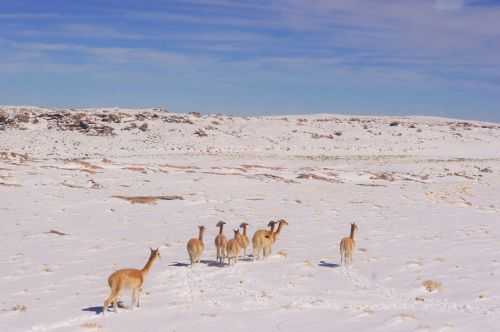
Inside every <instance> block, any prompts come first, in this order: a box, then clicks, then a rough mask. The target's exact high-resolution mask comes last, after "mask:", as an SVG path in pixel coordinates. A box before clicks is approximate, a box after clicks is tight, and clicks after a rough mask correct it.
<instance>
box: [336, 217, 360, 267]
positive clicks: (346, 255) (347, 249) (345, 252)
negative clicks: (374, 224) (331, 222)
mask: <svg viewBox="0 0 500 332" xmlns="http://www.w3.org/2000/svg"><path fill="white" fill-rule="evenodd" d="M357 230H358V226H357V225H356V223H352V224H351V235H349V237H345V238H343V239H342V241H340V264H343V263H345V264H351V263H352V252H353V251H354V249H355V248H356V241H355V240H354V235H355V233H356V231H357Z"/></svg>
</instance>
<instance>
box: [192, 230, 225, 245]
mask: <svg viewBox="0 0 500 332" xmlns="http://www.w3.org/2000/svg"><path fill="white" fill-rule="evenodd" d="M221 229H222V228H221ZM198 240H200V241H202V242H203V229H200V234H199V235H198Z"/></svg>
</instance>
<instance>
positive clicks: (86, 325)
mask: <svg viewBox="0 0 500 332" xmlns="http://www.w3.org/2000/svg"><path fill="white" fill-rule="evenodd" d="M80 327H81V328H84V329H92V330H98V329H101V328H102V326H101V325H99V324H97V323H96V322H86V323H83V324H82V325H80Z"/></svg>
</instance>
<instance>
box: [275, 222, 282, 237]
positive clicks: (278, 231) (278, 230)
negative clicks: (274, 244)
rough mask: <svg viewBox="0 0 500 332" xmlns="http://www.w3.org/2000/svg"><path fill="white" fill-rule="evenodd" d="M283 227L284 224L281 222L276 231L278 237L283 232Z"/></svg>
mask: <svg viewBox="0 0 500 332" xmlns="http://www.w3.org/2000/svg"><path fill="white" fill-rule="evenodd" d="M282 226H283V223H281V222H280V224H279V225H278V229H277V230H276V235H277V234H279V233H280V232H281V227H282Z"/></svg>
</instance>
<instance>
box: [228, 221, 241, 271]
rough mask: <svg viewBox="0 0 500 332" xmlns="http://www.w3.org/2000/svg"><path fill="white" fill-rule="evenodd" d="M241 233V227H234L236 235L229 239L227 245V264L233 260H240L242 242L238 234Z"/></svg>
mask: <svg viewBox="0 0 500 332" xmlns="http://www.w3.org/2000/svg"><path fill="white" fill-rule="evenodd" d="M239 234H240V229H239V228H235V229H234V237H233V238H232V239H231V240H229V241H227V246H226V255H227V264H229V265H231V261H234V263H236V262H237V261H238V256H239V255H240V244H239V242H238V236H239Z"/></svg>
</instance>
